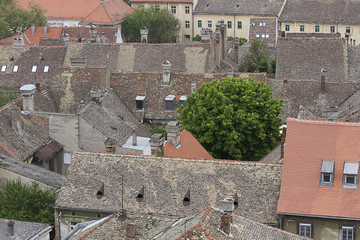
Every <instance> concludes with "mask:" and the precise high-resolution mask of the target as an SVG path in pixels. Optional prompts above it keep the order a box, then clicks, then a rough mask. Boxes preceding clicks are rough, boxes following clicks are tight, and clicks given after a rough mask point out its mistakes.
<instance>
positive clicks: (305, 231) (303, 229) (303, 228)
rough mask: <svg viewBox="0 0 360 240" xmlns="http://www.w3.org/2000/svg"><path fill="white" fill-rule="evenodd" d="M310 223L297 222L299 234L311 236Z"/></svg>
mask: <svg viewBox="0 0 360 240" xmlns="http://www.w3.org/2000/svg"><path fill="white" fill-rule="evenodd" d="M311 228H312V226H311V223H299V235H300V236H304V237H309V238H311V231H312V229H311Z"/></svg>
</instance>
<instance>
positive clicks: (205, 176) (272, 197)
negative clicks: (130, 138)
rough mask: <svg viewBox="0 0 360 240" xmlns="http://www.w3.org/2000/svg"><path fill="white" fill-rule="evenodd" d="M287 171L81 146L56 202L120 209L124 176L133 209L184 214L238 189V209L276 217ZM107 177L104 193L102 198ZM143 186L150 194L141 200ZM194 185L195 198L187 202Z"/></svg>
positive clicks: (269, 219) (245, 213) (258, 218)
mask: <svg viewBox="0 0 360 240" xmlns="http://www.w3.org/2000/svg"><path fill="white" fill-rule="evenodd" d="M281 172H282V165H281V164H269V163H259V162H240V161H229V160H202V159H177V158H162V157H154V156H141V155H123V154H106V153H91V152H75V153H74V155H73V159H72V163H71V166H70V168H69V170H68V175H67V179H66V181H65V183H64V184H63V186H62V188H61V192H60V195H59V197H58V199H57V201H56V207H58V208H73V209H83V210H95V211H105V212H106V211H107V212H117V211H118V210H119V206H121V199H122V196H121V192H122V188H121V185H122V183H121V182H122V181H121V177H122V176H123V184H124V189H123V192H124V195H123V198H124V206H125V208H126V209H127V210H128V211H130V212H138V211H139V212H152V213H154V214H165V215H172V216H182V215H184V214H188V213H189V212H191V211H196V210H198V209H202V208H204V207H206V206H210V205H216V204H218V203H219V202H220V201H222V200H223V199H224V198H225V197H227V196H229V195H233V194H235V193H236V192H237V194H238V196H239V205H240V206H242V207H241V208H238V209H237V210H236V211H235V212H236V213H238V214H241V215H242V216H246V217H249V218H251V219H254V220H256V221H260V222H272V223H275V222H277V221H276V217H275V209H276V204H277V198H278V192H279V189H280V178H281ZM102 183H104V196H103V197H102V198H101V199H97V198H96V192H97V191H98V189H99V187H100V186H101V184H102ZM143 186H144V188H145V190H144V200H143V201H142V202H140V203H138V202H137V201H136V196H137V195H138V193H139V191H140V189H141V188H142V187H143ZM188 189H190V192H191V204H190V206H189V207H183V205H182V200H183V198H184V196H185V194H186V192H187V191H188ZM255 203H256V204H255Z"/></svg>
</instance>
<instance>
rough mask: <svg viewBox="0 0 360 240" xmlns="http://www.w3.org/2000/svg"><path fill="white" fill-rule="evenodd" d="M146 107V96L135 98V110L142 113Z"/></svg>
mask: <svg viewBox="0 0 360 240" xmlns="http://www.w3.org/2000/svg"><path fill="white" fill-rule="evenodd" d="M144 106H145V96H137V97H136V98H135V110H139V111H142V110H144Z"/></svg>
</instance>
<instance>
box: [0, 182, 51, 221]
mask: <svg viewBox="0 0 360 240" xmlns="http://www.w3.org/2000/svg"><path fill="white" fill-rule="evenodd" d="M1 189H2V190H1V191H0V218H7V219H13V220H20V221H30V222H42V223H49V224H51V225H52V226H54V209H53V206H54V204H55V196H54V194H53V192H52V191H50V190H40V189H39V185H38V184H37V183H36V182H32V184H31V185H26V184H22V183H21V181H20V179H17V180H10V181H8V182H7V183H6V184H4V185H2V186H1Z"/></svg>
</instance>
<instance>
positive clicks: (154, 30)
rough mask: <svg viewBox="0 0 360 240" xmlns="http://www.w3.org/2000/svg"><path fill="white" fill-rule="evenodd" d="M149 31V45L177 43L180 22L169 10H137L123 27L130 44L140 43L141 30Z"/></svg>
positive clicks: (128, 17)
mask: <svg viewBox="0 0 360 240" xmlns="http://www.w3.org/2000/svg"><path fill="white" fill-rule="evenodd" d="M144 26H145V27H146V28H147V29H148V30H149V34H148V42H149V43H170V42H175V41H176V38H177V36H178V33H179V30H180V23H179V20H178V19H176V18H175V17H174V16H173V15H172V14H171V13H170V12H169V11H168V10H166V9H157V8H155V7H154V6H152V7H150V8H144V7H139V8H136V9H135V11H134V12H133V13H132V14H129V15H127V16H126V17H125V18H124V21H123V23H122V25H121V31H122V33H123V34H124V37H125V38H126V40H127V41H128V42H140V40H141V35H140V29H141V28H142V27H144Z"/></svg>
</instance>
